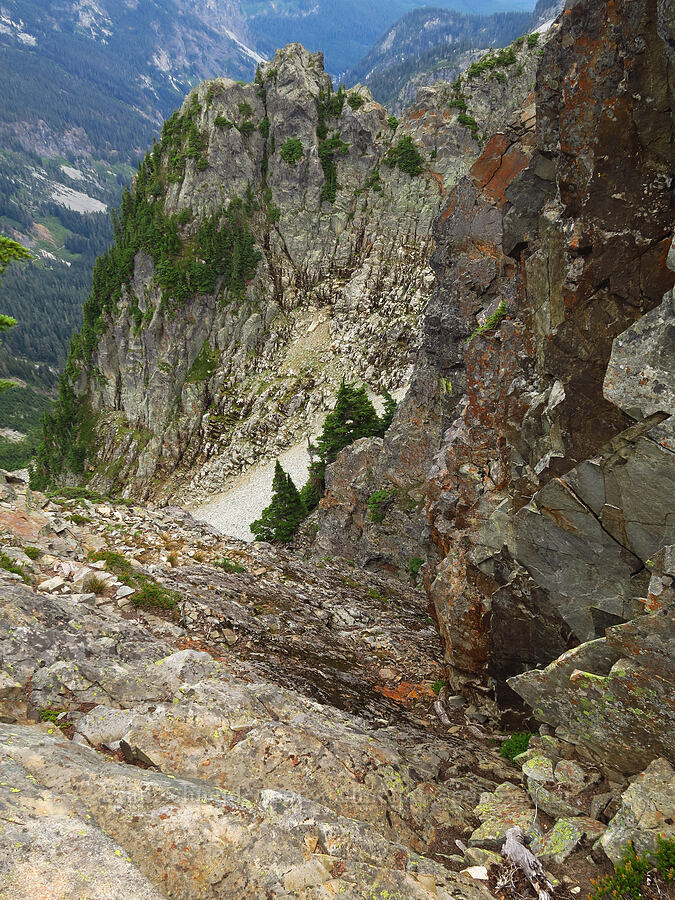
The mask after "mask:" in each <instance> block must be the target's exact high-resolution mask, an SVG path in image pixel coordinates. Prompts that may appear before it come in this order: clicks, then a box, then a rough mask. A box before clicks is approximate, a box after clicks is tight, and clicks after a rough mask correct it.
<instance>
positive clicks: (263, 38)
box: [241, 0, 534, 73]
mask: <svg viewBox="0 0 675 900" xmlns="http://www.w3.org/2000/svg"><path fill="white" fill-rule="evenodd" d="M424 5H425V2H424V0H369V2H367V3H363V2H362V0H276V2H274V3H270V2H269V0H242V2H241V8H242V11H243V13H244V15H245V19H246V23H247V26H248V29H249V32H250V34H251V36H252V37H253V40H254V42H255V45H256V47H257V48H258V49H259V50H260V52H261V53H263V55H266V56H271V55H272V54H273V52H274V50H275V49H276V48H277V47H280V46H283V45H284V44H287V43H288V42H289V41H301V42H302V43H303V44H304V45H305V46H306V47H307V48H308V49H310V50H315V51H316V50H321V51H323V53H324V55H325V59H326V68H327V69H328V71H330V72H333V73H336V72H344V71H345V70H347V69H348V68H350V67H351V66H353V65H354V64H355V63H356V61H357V60H358V59H360V58H361V57H362V56H363V55H364V54H366V53H367V52H368V51H369V50H370V48H371V47H372V46H373V44H374V43H375V42H376V41H377V40H378V38H379V37H380V36H381V35H382V33H383V32H384V31H385V30H386V29H387V28H389V26H390V25H391V24H392V22H394V21H395V20H396V19H398V18H399V17H400V16H403V15H405V14H406V13H408V12H410V11H411V10H415V9H418V8H419V7H422V6H424ZM435 5H436V6H438V7H441V8H443V9H449V10H456V11H458V12H462V13H465V14H469V13H473V14H482V15H488V14H491V13H495V12H506V11H512V10H531V9H532V7H533V6H534V0H440V2H437V3H435Z"/></svg>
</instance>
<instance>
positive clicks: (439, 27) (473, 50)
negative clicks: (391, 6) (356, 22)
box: [345, 0, 564, 112]
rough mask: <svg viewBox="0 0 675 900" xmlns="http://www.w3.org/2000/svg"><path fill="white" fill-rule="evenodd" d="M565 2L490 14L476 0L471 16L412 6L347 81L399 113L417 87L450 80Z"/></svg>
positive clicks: (546, 18) (545, 1) (553, 1)
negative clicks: (365, 88)
mask: <svg viewBox="0 0 675 900" xmlns="http://www.w3.org/2000/svg"><path fill="white" fill-rule="evenodd" d="M462 6H463V7H468V6H469V4H462ZM563 6H564V0H539V3H537V6H536V8H535V9H534V10H533V11H532V12H522V11H521V12H514V11H512V12H499V13H493V14H492V15H476V14H475V13H476V12H477V10H478V8H479V7H478V5H477V4H474V5H473V7H472V13H473V14H472V15H467V14H466V13H463V12H458V11H455V10H448V9H441V8H440V5H437V6H434V7H430V6H425V7H423V8H421V9H416V10H413V11H411V12H409V13H407V14H406V15H404V16H403V17H401V18H400V19H399V20H398V21H396V22H395V23H394V24H393V25H392V26H391V27H390V28H388V29H387V30H386V31H385V32H384V34H382V35H381V36H380V38H379V40H378V41H377V42H376V43H375V45H374V46H373V47H372V48H371V50H370V51H369V52H368V53H367V54H366V55H365V56H364V57H363V58H362V59H361V60H360V61H359V62H358V63H357V65H355V66H353V67H352V68H351V69H350V70H348V72H347V73H346V74H345V81H346V82H347V83H348V84H356V83H357V82H363V83H365V84H366V85H367V86H368V87H369V88H370V89H371V91H372V92H373V94H374V96H375V97H376V99H377V100H379V101H380V102H381V103H384V104H385V105H387V106H389V107H390V108H391V109H392V110H394V111H395V112H398V111H400V110H401V109H402V108H403V107H404V106H406V105H407V104H409V103H412V102H413V101H414V99H415V96H416V94H417V89H418V88H419V87H420V86H421V85H423V84H432V83H434V82H436V81H453V80H454V79H455V78H456V77H457V75H458V74H459V73H460V71H461V70H462V69H464V68H466V66H467V65H468V64H469V63H470V62H471V61H472V59H473V58H475V57H476V56H479V55H480V52H481V51H484V50H486V49H488V48H490V47H503V46H505V45H506V44H509V43H510V42H511V41H513V40H514V39H515V38H517V37H518V36H520V35H522V34H525V33H527V32H531V31H534V30H535V29H536V28H538V27H540V26H541V25H543V24H544V23H546V22H547V21H549V20H550V19H552V18H554V17H555V16H556V15H557V14H558V12H560V10H561V9H562V7H563Z"/></svg>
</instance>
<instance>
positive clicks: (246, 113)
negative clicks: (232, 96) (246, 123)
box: [239, 100, 253, 119]
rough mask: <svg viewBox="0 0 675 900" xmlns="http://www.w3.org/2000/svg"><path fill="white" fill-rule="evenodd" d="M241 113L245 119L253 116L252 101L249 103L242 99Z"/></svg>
mask: <svg viewBox="0 0 675 900" xmlns="http://www.w3.org/2000/svg"><path fill="white" fill-rule="evenodd" d="M239 113H240V115H242V116H243V117H244V118H245V119H250V118H251V116H252V115H253V107H252V106H251V104H250V103H247V102H246V100H242V101H241V103H240V104H239Z"/></svg>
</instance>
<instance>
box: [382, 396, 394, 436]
mask: <svg viewBox="0 0 675 900" xmlns="http://www.w3.org/2000/svg"><path fill="white" fill-rule="evenodd" d="M382 397H383V399H384V409H383V410H382V418H381V419H380V430H379V432H378V434H379V436H380V437H384V433H385V431H386V430H387V428H389V426H390V425H391V423H392V420H393V418H394V413H395V412H396V401H395V400H394V398H393V397H392V396H391V394H390V393H389V391H388V390H387V389H386V388H384V390H383V391H382Z"/></svg>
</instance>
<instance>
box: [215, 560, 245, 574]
mask: <svg viewBox="0 0 675 900" xmlns="http://www.w3.org/2000/svg"><path fill="white" fill-rule="evenodd" d="M215 565H217V566H218V568H219V569H223V570H224V571H225V572H230V573H232V574H233V575H236V574H238V573H240V572H245V571H246V566H242V565H241V563H238V562H233V561H232V560H231V559H228V558H227V556H224V557H223V558H222V559H221V560H220V562H217V563H216V564H215Z"/></svg>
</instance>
